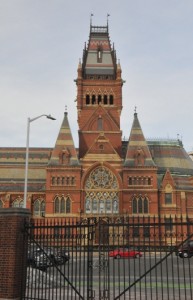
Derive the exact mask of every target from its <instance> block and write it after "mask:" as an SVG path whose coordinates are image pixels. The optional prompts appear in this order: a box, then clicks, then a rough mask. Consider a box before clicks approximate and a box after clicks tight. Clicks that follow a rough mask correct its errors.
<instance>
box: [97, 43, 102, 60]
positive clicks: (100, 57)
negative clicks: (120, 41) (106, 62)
mask: <svg viewBox="0 0 193 300" xmlns="http://www.w3.org/2000/svg"><path fill="white" fill-rule="evenodd" d="M97 62H98V63H101V62H102V49H101V47H99V48H98V51H97Z"/></svg>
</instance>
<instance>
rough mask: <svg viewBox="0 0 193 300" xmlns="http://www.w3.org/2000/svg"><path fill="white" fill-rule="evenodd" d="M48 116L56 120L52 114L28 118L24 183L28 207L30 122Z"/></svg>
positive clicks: (24, 202)
mask: <svg viewBox="0 0 193 300" xmlns="http://www.w3.org/2000/svg"><path fill="white" fill-rule="evenodd" d="M41 117H46V118H48V119H50V120H56V119H55V118H53V117H52V116H51V115H40V116H38V117H35V118H33V119H30V118H28V119H27V139H26V158H25V183H24V200H23V207H24V208H26V206H27V183H28V159H29V134H30V123H31V122H33V121H35V120H37V119H39V118H41Z"/></svg>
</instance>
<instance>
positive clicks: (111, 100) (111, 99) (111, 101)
mask: <svg viewBox="0 0 193 300" xmlns="http://www.w3.org/2000/svg"><path fill="white" fill-rule="evenodd" d="M110 105H113V95H110Z"/></svg>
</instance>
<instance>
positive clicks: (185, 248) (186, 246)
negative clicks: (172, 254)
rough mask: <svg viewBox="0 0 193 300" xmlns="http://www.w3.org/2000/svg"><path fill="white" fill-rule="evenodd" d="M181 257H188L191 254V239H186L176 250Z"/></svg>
mask: <svg viewBox="0 0 193 300" xmlns="http://www.w3.org/2000/svg"><path fill="white" fill-rule="evenodd" d="M176 254H177V255H178V256H179V257H181V258H188V257H192V256H193V240H190V241H186V242H185V243H183V244H182V245H181V246H180V247H179V248H178V250H177V253H176Z"/></svg>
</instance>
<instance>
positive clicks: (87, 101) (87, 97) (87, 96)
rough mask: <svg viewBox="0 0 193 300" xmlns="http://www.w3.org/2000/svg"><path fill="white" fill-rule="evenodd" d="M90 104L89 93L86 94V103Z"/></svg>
mask: <svg viewBox="0 0 193 300" xmlns="http://www.w3.org/2000/svg"><path fill="white" fill-rule="evenodd" d="M89 104H90V95H86V105H89Z"/></svg>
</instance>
